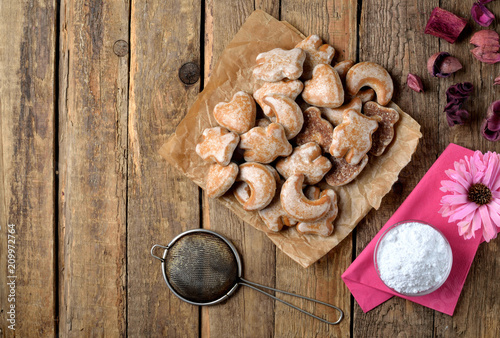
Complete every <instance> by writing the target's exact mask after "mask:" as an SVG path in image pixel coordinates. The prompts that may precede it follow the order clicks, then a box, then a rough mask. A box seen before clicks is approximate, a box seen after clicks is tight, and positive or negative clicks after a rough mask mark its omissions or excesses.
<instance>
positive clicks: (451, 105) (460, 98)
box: [444, 82, 474, 127]
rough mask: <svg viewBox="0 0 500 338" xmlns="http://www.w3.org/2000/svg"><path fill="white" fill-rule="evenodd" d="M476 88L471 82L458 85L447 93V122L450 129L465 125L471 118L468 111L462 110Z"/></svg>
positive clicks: (450, 88)
mask: <svg viewBox="0 0 500 338" xmlns="http://www.w3.org/2000/svg"><path fill="white" fill-rule="evenodd" d="M473 90H474V86H473V85H472V83H470V82H464V83H457V84H455V85H452V86H450V87H449V88H448V90H447V91H446V102H447V103H446V106H445V107H444V112H445V113H446V121H447V122H448V125H449V126H450V127H453V126H454V125H456V124H464V123H465V121H467V120H468V119H469V117H470V114H469V112H468V111H467V110H465V109H462V106H463V104H464V102H465V101H466V100H467V98H468V97H469V96H470V95H471V94H472V91H473Z"/></svg>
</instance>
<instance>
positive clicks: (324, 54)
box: [295, 35, 335, 80]
mask: <svg viewBox="0 0 500 338" xmlns="http://www.w3.org/2000/svg"><path fill="white" fill-rule="evenodd" d="M295 48H300V49H302V50H303V51H305V52H306V59H305V60H304V67H303V68H304V72H303V73H302V78H303V79H306V80H308V79H310V78H311V76H312V72H313V69H314V67H316V66H317V65H319V64H327V65H329V64H330V63H331V62H332V60H333V57H334V56H335V49H334V48H333V47H332V46H330V45H327V44H323V40H321V38H320V37H319V36H317V35H309V36H308V37H307V38H305V39H304V40H302V41H301V42H299V43H298V44H297V46H295Z"/></svg>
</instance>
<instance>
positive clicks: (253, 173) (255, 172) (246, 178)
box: [236, 162, 276, 210]
mask: <svg viewBox="0 0 500 338" xmlns="http://www.w3.org/2000/svg"><path fill="white" fill-rule="evenodd" d="M236 180H237V181H243V182H245V183H247V184H248V186H249V187H250V197H249V198H248V200H247V201H246V202H245V203H244V204H243V208H244V209H245V210H261V209H263V208H265V207H266V206H267V205H268V204H269V203H270V202H271V200H272V199H273V197H274V194H275V192H276V179H275V178H274V175H273V174H272V173H271V172H270V171H269V170H268V169H267V168H266V167H265V166H264V165H263V164H260V163H255V162H248V163H244V164H242V165H240V172H239V174H238V177H237V179H236Z"/></svg>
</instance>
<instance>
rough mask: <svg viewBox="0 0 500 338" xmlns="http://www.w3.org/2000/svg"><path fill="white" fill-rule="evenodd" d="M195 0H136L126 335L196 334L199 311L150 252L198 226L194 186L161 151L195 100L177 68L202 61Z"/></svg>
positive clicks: (194, 88)
mask: <svg viewBox="0 0 500 338" xmlns="http://www.w3.org/2000/svg"><path fill="white" fill-rule="evenodd" d="M200 16H201V8H200V2H197V1H176V0H169V1H157V2H155V3H150V2H148V1H133V2H132V16H131V34H130V42H131V60H130V62H131V64H130V100H129V102H130V105H129V128H128V134H129V160H128V165H129V188H128V227H127V229H128V232H127V234H128V236H127V237H128V245H127V251H128V259H127V262H128V283H127V287H128V294H127V298H128V300H127V305H128V327H127V333H128V335H129V336H131V337H150V336H153V337H154V336H168V337H195V336H197V335H198V330H199V310H198V308H197V307H196V306H192V305H189V304H187V303H184V302H182V301H181V300H179V299H178V298H177V297H175V296H174V295H173V294H172V293H171V292H170V291H169V290H168V288H167V285H166V284H165V281H164V280H163V275H162V271H161V264H160V262H159V261H157V260H155V259H153V258H152V257H151V256H150V255H149V250H150V248H151V246H152V245H153V244H155V243H158V244H163V245H166V244H168V243H169V242H170V240H171V239H172V238H173V237H175V236H176V235H178V234H179V233H181V232H183V231H185V230H188V229H192V228H199V227H200V219H199V218H200V212H199V209H200V207H199V192H198V187H197V186H196V185H195V184H193V183H192V182H191V181H189V180H188V179H187V178H185V177H183V176H182V175H181V174H180V173H178V172H177V171H176V170H175V169H173V168H172V167H170V166H169V165H168V164H167V163H166V162H165V160H164V159H163V158H161V157H160V156H159V154H158V150H159V148H160V147H161V146H162V144H163V143H164V142H165V141H166V140H167V138H168V136H170V134H172V133H173V132H174V130H175V127H176V126H177V124H178V123H179V121H180V120H181V119H182V118H183V117H184V115H185V114H186V112H187V110H188V108H189V106H190V105H191V104H192V103H193V101H194V99H195V97H196V95H197V93H198V91H199V83H200V82H199V81H197V82H196V84H194V85H190V86H188V85H184V84H183V83H182V82H181V81H180V79H179V77H178V74H179V68H180V67H181V66H182V65H183V64H184V63H187V62H193V63H194V64H196V65H199V64H200Z"/></svg>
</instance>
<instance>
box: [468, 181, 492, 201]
mask: <svg viewBox="0 0 500 338" xmlns="http://www.w3.org/2000/svg"><path fill="white" fill-rule="evenodd" d="M467 197H468V198H469V201H472V202H475V203H476V204H479V205H483V204H488V203H490V201H491V197H492V195H491V190H490V188H488V187H487V186H485V185H484V184H482V183H476V184H474V185H472V186H471V187H470V188H469V193H468V194H467Z"/></svg>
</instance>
